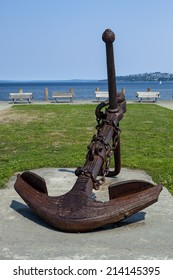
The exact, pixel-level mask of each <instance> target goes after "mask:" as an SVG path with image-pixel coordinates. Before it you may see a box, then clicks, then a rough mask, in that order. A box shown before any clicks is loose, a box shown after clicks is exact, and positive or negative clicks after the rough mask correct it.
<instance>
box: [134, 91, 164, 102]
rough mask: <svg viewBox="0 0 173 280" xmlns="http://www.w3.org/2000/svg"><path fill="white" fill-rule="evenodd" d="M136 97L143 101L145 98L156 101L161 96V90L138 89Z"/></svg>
mask: <svg viewBox="0 0 173 280" xmlns="http://www.w3.org/2000/svg"><path fill="white" fill-rule="evenodd" d="M136 97H138V98H139V101H141V102H142V100H143V99H154V101H155V102H156V101H157V99H158V98H160V92H157V91H137V93H136Z"/></svg>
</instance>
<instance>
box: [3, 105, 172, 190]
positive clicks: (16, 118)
mask: <svg viewBox="0 0 173 280" xmlns="http://www.w3.org/2000/svg"><path fill="white" fill-rule="evenodd" d="M172 119H173V111H171V110H168V109H164V108H161V107H159V106H157V105H147V104H139V105H137V104H134V105H128V106H127V112H126V114H125V115H124V118H123V120H122V121H121V123H120V127H121V130H122V133H121V155H122V165H123V167H129V168H133V169H143V170H145V171H146V172H147V173H148V174H149V175H150V176H151V177H152V178H153V180H154V181H155V182H157V183H162V184H163V185H164V186H166V187H167V188H168V189H169V191H170V192H171V193H173V170H172V166H173V156H172V155H173V142H172V139H173V122H172ZM95 125H96V120H95V105H68V104H61V105H20V106H13V108H11V109H10V110H8V111H7V112H0V186H1V187H3V186H4V185H5V183H6V182H7V180H8V179H9V177H10V176H12V175H13V174H14V173H15V172H19V171H23V170H28V169H34V168H41V167H77V166H80V165H83V163H84V160H85V155H86V152H87V144H89V143H90V141H91V138H92V136H93V134H94V133H95V132H96V130H95Z"/></svg>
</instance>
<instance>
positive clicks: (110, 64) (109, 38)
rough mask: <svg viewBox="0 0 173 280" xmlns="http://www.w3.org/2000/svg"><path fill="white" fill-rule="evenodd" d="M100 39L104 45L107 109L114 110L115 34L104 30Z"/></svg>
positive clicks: (115, 105) (115, 92)
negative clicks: (107, 96)
mask: <svg viewBox="0 0 173 280" xmlns="http://www.w3.org/2000/svg"><path fill="white" fill-rule="evenodd" d="M102 39H103V41H104V42H105V44H106V58H107V75H108V92H109V109H110V110H115V109H116V108H117V106H118V104H117V89H116V80H115V66H114V51H113V42H114V40H115V34H114V33H113V32H112V31H111V30H110V29H106V30H105V31H104V33H103V35H102Z"/></svg>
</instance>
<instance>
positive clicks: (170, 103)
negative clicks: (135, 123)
mask: <svg viewBox="0 0 173 280" xmlns="http://www.w3.org/2000/svg"><path fill="white" fill-rule="evenodd" d="M17 104H19V103H17ZM22 104H28V103H26V102H25V103H22ZM32 104H45V105H46V104H55V105H56V104H57V103H54V102H52V103H51V102H50V101H34V102H33V103H31V105H32ZM58 104H96V105H97V104H98V102H97V101H95V100H74V102H73V103H69V102H68V103H63V102H62V103H61V102H60V103H58ZM127 104H146V103H145V102H143V103H139V102H138V101H133V100H127ZM148 104H153V103H151V102H150V103H148ZM154 104H156V105H159V106H161V107H164V108H167V109H171V110H173V100H159V101H158V102H157V103H154ZM12 106H13V103H12V102H8V101H0V111H2V110H6V109H9V108H11V107H12Z"/></svg>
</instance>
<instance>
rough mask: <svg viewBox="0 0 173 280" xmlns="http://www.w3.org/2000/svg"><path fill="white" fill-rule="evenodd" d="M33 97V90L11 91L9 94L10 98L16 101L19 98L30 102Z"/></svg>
mask: <svg viewBox="0 0 173 280" xmlns="http://www.w3.org/2000/svg"><path fill="white" fill-rule="evenodd" d="M32 98H33V95H32V92H22V93H19V92H11V93H10V94H9V99H12V100H13V102H14V103H15V102H16V101H17V100H24V99H26V100H28V102H31V99H32Z"/></svg>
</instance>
